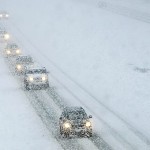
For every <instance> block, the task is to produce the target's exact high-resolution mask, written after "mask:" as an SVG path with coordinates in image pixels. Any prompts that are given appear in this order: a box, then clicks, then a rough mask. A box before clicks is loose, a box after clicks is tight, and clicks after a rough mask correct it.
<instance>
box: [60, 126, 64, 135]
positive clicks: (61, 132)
mask: <svg viewBox="0 0 150 150" xmlns="http://www.w3.org/2000/svg"><path fill="white" fill-rule="evenodd" d="M60 134H61V135H62V134H63V131H62V128H61V127H60Z"/></svg>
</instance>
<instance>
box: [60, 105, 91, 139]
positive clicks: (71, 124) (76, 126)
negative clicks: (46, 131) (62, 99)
mask: <svg viewBox="0 0 150 150" xmlns="http://www.w3.org/2000/svg"><path fill="white" fill-rule="evenodd" d="M90 118H92V116H91V115H90V116H87V114H86V112H85V110H84V109H83V108H82V107H66V108H65V109H64V110H63V112H62V114H61V117H60V118H59V126H60V134H61V135H63V136H64V137H70V136H71V135H78V136H87V137H91V136H92V123H91V121H90Z"/></svg>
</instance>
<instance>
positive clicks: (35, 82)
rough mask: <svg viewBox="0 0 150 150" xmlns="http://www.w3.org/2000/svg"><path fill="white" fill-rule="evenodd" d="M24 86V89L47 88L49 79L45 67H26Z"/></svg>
mask: <svg viewBox="0 0 150 150" xmlns="http://www.w3.org/2000/svg"><path fill="white" fill-rule="evenodd" d="M24 86H25V89H26V90H31V89H42V88H44V89H46V88H48V87H49V80H48V71H47V70H46V68H30V69H26V70H25V74H24Z"/></svg>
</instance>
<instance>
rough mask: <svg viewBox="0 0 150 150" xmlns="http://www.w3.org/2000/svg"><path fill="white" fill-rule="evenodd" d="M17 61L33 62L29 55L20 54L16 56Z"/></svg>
mask: <svg viewBox="0 0 150 150" xmlns="http://www.w3.org/2000/svg"><path fill="white" fill-rule="evenodd" d="M16 61H19V62H33V58H32V57H31V56H30V55H21V56H18V57H17V58H16Z"/></svg>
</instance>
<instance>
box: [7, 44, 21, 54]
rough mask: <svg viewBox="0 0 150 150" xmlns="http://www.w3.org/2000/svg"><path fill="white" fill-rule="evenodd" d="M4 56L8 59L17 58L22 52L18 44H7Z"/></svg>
mask: <svg viewBox="0 0 150 150" xmlns="http://www.w3.org/2000/svg"><path fill="white" fill-rule="evenodd" d="M4 55H5V56H6V57H13V56H15V57H17V56H19V55H21V50H20V48H19V46H18V45H17V44H16V43H13V42H11V43H7V45H6V47H5V49H4Z"/></svg>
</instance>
